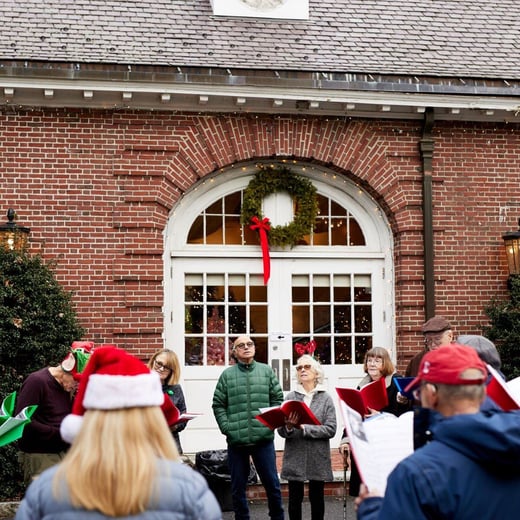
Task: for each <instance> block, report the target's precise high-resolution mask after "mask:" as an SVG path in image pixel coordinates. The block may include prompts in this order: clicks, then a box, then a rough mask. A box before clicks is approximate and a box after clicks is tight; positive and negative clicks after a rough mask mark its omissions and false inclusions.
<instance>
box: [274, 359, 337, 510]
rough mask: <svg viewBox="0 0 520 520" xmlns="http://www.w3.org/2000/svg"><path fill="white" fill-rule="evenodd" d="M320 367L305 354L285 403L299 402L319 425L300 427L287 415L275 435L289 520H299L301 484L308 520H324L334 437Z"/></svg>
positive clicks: (331, 409)
mask: <svg viewBox="0 0 520 520" xmlns="http://www.w3.org/2000/svg"><path fill="white" fill-rule="evenodd" d="M323 377H324V372H323V368H322V367H321V365H320V363H319V362H318V361H317V360H316V359H314V358H313V357H312V356H309V355H307V354H305V355H303V356H301V357H300V358H299V359H298V361H297V363H296V379H297V386H296V389H295V390H294V391H292V392H289V393H288V394H287V396H286V400H291V399H292V400H297V401H303V402H304V403H305V404H307V406H309V408H310V409H311V411H312V412H313V413H314V415H315V416H316V418H317V419H318V421H320V423H321V424H319V425H315V424H300V423H299V417H298V415H297V414H295V413H292V414H290V415H289V417H288V419H287V421H286V423H285V426H283V427H281V428H278V430H277V431H278V433H279V434H280V436H281V437H283V438H284V439H285V449H284V453H283V463H282V471H281V477H282V478H284V479H286V480H287V481H288V486H289V508H288V509H289V519H290V520H301V518H302V502H303V492H304V483H305V481H308V482H309V502H310V504H311V520H323V518H324V516H325V499H324V488H325V482H330V481H332V480H333V474H332V466H331V459H330V439H331V438H332V437H334V435H335V434H336V411H335V408H334V402H333V400H332V397H331V396H330V395H329V394H328V392H327V391H326V388H325V386H324V385H323Z"/></svg>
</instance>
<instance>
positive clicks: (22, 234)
mask: <svg viewBox="0 0 520 520" xmlns="http://www.w3.org/2000/svg"><path fill="white" fill-rule="evenodd" d="M15 217H16V213H15V211H14V209H8V210H7V222H6V223H5V224H2V225H0V247H5V248H7V249H10V250H11V251H12V250H15V251H21V250H23V249H25V248H26V247H27V242H28V240H29V233H30V232H31V230H30V229H29V228H27V227H23V226H18V225H17V224H16V222H15V221H14V219H15Z"/></svg>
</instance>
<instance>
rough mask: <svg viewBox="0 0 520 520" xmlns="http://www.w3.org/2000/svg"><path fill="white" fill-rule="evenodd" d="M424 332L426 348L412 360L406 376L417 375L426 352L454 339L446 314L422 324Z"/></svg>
mask: <svg viewBox="0 0 520 520" xmlns="http://www.w3.org/2000/svg"><path fill="white" fill-rule="evenodd" d="M422 333H423V335H424V349H423V350H421V352H419V353H418V354H416V355H415V356H414V357H413V358H412V359H411V360H410V362H409V363H408V366H407V367H406V370H405V373H404V375H405V377H415V376H416V375H417V371H418V370H419V365H420V364H421V360H422V358H423V356H424V354H426V352H429V351H430V350H434V349H436V348H438V347H440V346H441V345H448V344H449V343H451V342H452V341H453V330H452V328H451V325H450V322H449V321H448V320H447V319H446V318H445V317H444V316H434V317H433V318H430V319H429V320H428V321H427V322H426V323H425V324H424V325H423V326H422Z"/></svg>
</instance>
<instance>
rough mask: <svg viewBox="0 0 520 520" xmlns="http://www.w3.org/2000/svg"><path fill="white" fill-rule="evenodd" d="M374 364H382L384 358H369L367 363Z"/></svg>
mask: <svg viewBox="0 0 520 520" xmlns="http://www.w3.org/2000/svg"><path fill="white" fill-rule="evenodd" d="M371 363H372V364H374V365H382V364H383V358H380V357H369V358H368V359H367V365H370V364H371Z"/></svg>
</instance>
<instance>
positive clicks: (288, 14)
mask: <svg viewBox="0 0 520 520" xmlns="http://www.w3.org/2000/svg"><path fill="white" fill-rule="evenodd" d="M211 5H212V7H213V14H214V15H215V16H240V17H247V18H281V19H286V20H308V19H309V0H211Z"/></svg>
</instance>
